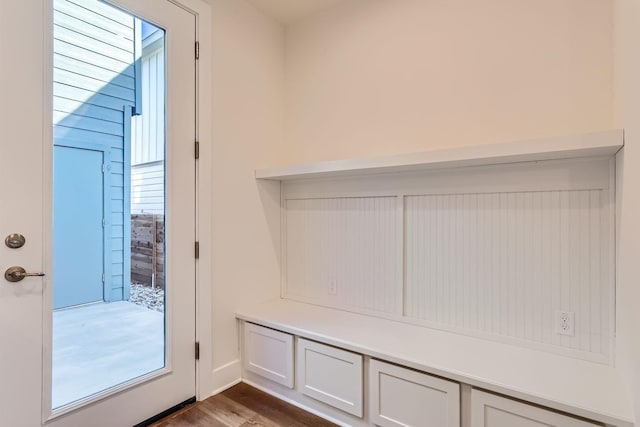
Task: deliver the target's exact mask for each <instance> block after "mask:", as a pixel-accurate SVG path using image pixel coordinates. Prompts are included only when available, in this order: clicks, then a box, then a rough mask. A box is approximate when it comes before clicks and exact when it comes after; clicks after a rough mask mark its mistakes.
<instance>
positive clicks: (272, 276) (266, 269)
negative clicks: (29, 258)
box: [203, 0, 286, 391]
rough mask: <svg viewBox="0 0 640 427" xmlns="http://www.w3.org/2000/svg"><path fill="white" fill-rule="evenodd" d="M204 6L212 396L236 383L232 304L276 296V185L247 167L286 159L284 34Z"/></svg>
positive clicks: (244, 13) (248, 17)
mask: <svg viewBox="0 0 640 427" xmlns="http://www.w3.org/2000/svg"><path fill="white" fill-rule="evenodd" d="M210 3H211V4H212V13H213V27H212V31H213V44H212V49H213V70H212V74H211V77H212V79H213V117H212V120H213V122H212V123H213V144H214V147H213V182H212V183H210V184H207V183H203V185H211V191H212V197H213V217H212V218H211V221H212V230H213V248H212V254H213V255H212V262H213V265H212V269H213V286H214V289H213V301H212V311H213V367H214V386H213V390H215V389H217V388H219V387H222V386H224V385H225V384H227V383H228V382H229V381H233V380H234V379H237V378H240V364H239V361H238V358H239V353H238V341H237V338H238V336H237V330H236V320H235V311H236V309H237V307H238V305H239V304H243V303H250V302H252V301H261V300H267V299H272V298H275V297H277V296H278V295H279V284H280V273H279V253H280V238H279V224H280V217H279V214H280V211H279V209H280V193H279V185H278V184H274V183H271V184H264V187H259V185H260V184H259V183H257V182H256V180H255V178H254V169H256V168H257V167H258V166H260V165H261V164H262V163H264V162H266V163H270V164H274V163H280V162H281V161H282V159H283V158H284V157H286V155H285V153H284V152H283V92H284V90H283V77H284V71H283V46H284V42H283V36H284V32H283V29H282V27H281V26H280V25H279V24H276V23H275V22H274V21H272V20H270V19H268V18H266V17H264V16H263V15H262V14H260V13H259V12H258V11H257V10H255V9H254V8H253V7H252V6H250V5H248V4H247V3H246V2H244V1H238V0H210ZM213 390H212V391H213Z"/></svg>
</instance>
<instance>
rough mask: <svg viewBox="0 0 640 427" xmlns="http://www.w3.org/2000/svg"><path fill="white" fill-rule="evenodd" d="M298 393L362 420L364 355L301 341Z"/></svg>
mask: <svg viewBox="0 0 640 427" xmlns="http://www.w3.org/2000/svg"><path fill="white" fill-rule="evenodd" d="M296 353H297V357H296V369H297V372H298V376H297V378H298V380H297V384H298V389H299V390H300V391H301V392H302V393H303V394H304V395H306V396H309V397H312V398H314V399H316V400H319V401H320V402H323V403H326V404H327V405H331V406H333V407H335V408H338V409H340V410H342V411H345V412H347V413H349V414H352V415H355V416H357V417H362V355H360V354H356V353H352V352H350V351H346V350H341V349H338V348H335V347H330V346H327V345H323V344H319V343H316V342H313V341H307V340H305V339H302V338H298V345H297V351H296Z"/></svg>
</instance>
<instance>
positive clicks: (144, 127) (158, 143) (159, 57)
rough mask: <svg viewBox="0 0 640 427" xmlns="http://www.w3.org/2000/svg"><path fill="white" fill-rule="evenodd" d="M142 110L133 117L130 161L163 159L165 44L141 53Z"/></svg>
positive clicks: (139, 161)
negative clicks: (149, 51) (151, 50)
mask: <svg viewBox="0 0 640 427" xmlns="http://www.w3.org/2000/svg"><path fill="white" fill-rule="evenodd" d="M141 83H142V85H141V91H142V110H141V111H142V114H141V115H139V116H136V117H134V119H133V130H132V132H133V138H132V150H131V164H133V165H140V164H143V163H149V162H155V161H158V160H163V159H164V146H165V121H164V91H165V88H164V84H165V67H164V47H163V45H162V44H160V48H158V49H155V50H154V51H153V52H151V53H148V52H146V51H145V50H144V48H143V57H142V82H141Z"/></svg>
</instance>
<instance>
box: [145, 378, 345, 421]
mask: <svg viewBox="0 0 640 427" xmlns="http://www.w3.org/2000/svg"><path fill="white" fill-rule="evenodd" d="M249 426H252V427H284V426H286V427H325V426H335V424H333V423H330V422H329V421H326V420H323V419H322V418H319V417H317V416H315V415H313V414H310V413H308V412H306V411H303V410H302V409H300V408H297V407H295V406H293V405H290V404H288V403H286V402H283V401H282V400H279V399H276V398H275V397H273V396H270V395H268V394H266V393H263V392H262V391H260V390H257V389H255V388H253V387H251V386H248V385H246V384H244V383H241V384H238V385H236V386H234V387H231V388H230V389H229V390H227V391H225V392H223V393H220V394H218V395H216V396H213V397H210V398H208V399H207V400H204V401H202V402H197V403H194V404H193V405H191V406H188V407H186V408H184V409H181V410H180V411H178V412H176V413H175V414H173V415H170V416H169V417H167V418H165V419H163V420H161V421H158V422H157V423H155V424H153V425H152V427H249Z"/></svg>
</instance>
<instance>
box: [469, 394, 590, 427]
mask: <svg viewBox="0 0 640 427" xmlns="http://www.w3.org/2000/svg"><path fill="white" fill-rule="evenodd" d="M598 425H600V424H594V423H591V422H588V421H582V420H579V419H576V418H573V417H569V416H566V415H563V414H558V413H556V412H553V411H550V410H547V409H543V408H539V407H537V406H532V405H527V404H526V403H521V402H518V401H515V400H511V399H507V398H505V397H501V396H497V395H495V394H491V393H486V392H484V391H480V390H473V391H472V392H471V427H595V426H598Z"/></svg>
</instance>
